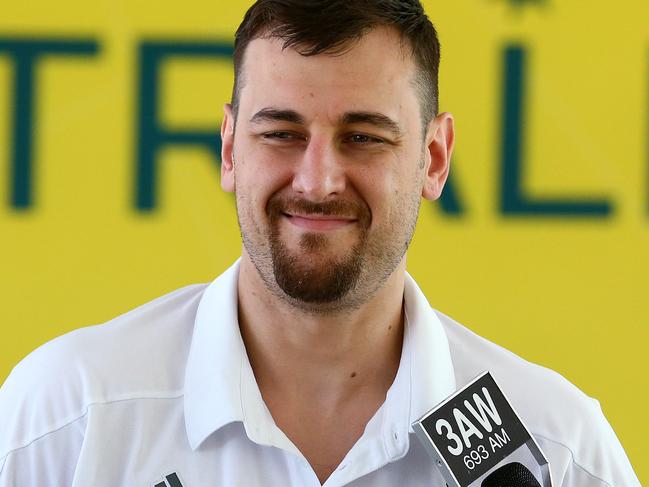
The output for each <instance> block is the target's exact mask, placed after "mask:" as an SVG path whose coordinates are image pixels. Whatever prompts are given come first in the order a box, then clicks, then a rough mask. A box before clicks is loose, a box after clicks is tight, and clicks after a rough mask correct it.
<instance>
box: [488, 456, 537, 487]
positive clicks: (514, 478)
mask: <svg viewBox="0 0 649 487" xmlns="http://www.w3.org/2000/svg"><path fill="white" fill-rule="evenodd" d="M481 487H541V484H539V483H538V481H537V480H536V477H534V475H533V474H532V472H530V471H529V470H528V468H527V467H525V465H523V464H522V463H518V462H512V463H508V464H507V465H503V466H502V467H500V468H498V469H496V470H495V471H493V472H492V473H490V474H489V475H488V476H487V478H485V479H484V480H483V481H482V485H481Z"/></svg>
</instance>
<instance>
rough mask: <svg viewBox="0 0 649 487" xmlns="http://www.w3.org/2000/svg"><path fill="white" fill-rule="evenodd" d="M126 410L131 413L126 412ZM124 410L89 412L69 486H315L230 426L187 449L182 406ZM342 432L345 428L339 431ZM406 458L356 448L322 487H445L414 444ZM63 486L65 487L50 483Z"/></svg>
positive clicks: (296, 464) (289, 460) (286, 457)
mask: <svg viewBox="0 0 649 487" xmlns="http://www.w3.org/2000/svg"><path fill="white" fill-rule="evenodd" d="M126 409H128V408H126ZM133 413H134V412H133V411H131V412H129V411H126V410H125V411H123V413H122V414H115V412H110V411H107V410H104V411H101V412H98V411H93V412H92V413H91V414H90V415H89V417H88V424H87V428H86V435H85V438H84V440H83V445H82V447H81V452H80V455H79V459H78V462H77V466H76V471H75V472H74V479H73V481H71V482H66V483H65V485H71V486H72V487H87V486H88V485H92V486H93V487H109V486H110V487H114V486H115V485H134V486H136V485H137V486H147V487H204V486H206V485H223V486H228V487H239V486H240V487H244V486H245V487H262V486H263V487H267V486H269V485H284V486H296V487H298V486H299V487H319V486H320V485H322V484H321V482H320V479H319V478H318V472H317V470H316V469H314V468H313V467H312V465H311V464H310V462H309V461H307V460H306V459H305V457H304V456H301V455H297V454H295V453H293V452H291V451H287V450H284V449H282V448H278V447H276V446H270V445H266V444H262V443H258V442H255V441H251V440H250V439H249V437H248V434H247V432H246V429H245V427H244V426H243V424H242V423H240V422H236V423H231V424H228V425H226V426H223V427H222V428H220V429H219V430H218V431H217V432H216V433H214V434H212V435H210V436H209V437H208V438H207V439H206V440H205V441H204V442H203V443H201V445H200V446H199V447H198V448H196V449H192V448H191V447H190V445H189V443H188V439H187V432H186V428H185V421H184V417H183V412H182V407H181V406H175V407H172V408H171V409H170V410H169V411H167V412H166V414H164V415H159V414H150V415H148V416H147V417H143V416H140V415H138V414H133ZM339 429H341V430H344V425H340V428H339ZM412 440H413V443H412V444H411V446H412V447H413V448H410V450H409V451H408V452H407V453H406V455H405V457H403V458H402V459H400V460H398V461H395V460H396V458H391V457H390V456H389V455H386V448H385V445H384V444H383V441H382V440H378V441H369V442H367V443H363V444H357V445H354V446H353V447H352V451H351V452H350V454H349V455H348V456H347V458H346V459H345V461H344V462H343V463H341V464H338V465H336V466H335V468H333V470H332V471H331V472H328V473H329V475H328V476H327V481H326V483H325V484H324V485H325V486H326V487H338V486H341V487H342V486H350V487H370V486H371V487H384V486H385V487H388V486H390V487H394V486H395V485H400V486H402V487H405V486H412V487H420V486H421V487H423V486H426V487H431V486H432V487H437V486H439V487H444V482H443V481H442V478H441V476H440V474H439V472H438V471H437V469H436V468H435V467H434V466H433V465H432V464H431V462H430V460H429V459H428V456H427V454H426V453H425V452H424V451H423V450H421V449H420V447H419V445H418V444H417V443H416V439H415V438H414V437H413V438H412ZM52 485H63V484H52Z"/></svg>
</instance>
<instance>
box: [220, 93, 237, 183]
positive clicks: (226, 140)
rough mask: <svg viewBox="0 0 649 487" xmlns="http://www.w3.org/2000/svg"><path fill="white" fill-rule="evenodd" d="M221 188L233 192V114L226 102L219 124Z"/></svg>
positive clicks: (230, 106)
mask: <svg viewBox="0 0 649 487" xmlns="http://www.w3.org/2000/svg"><path fill="white" fill-rule="evenodd" d="M221 142H222V145H221V188H223V190H224V191H227V192H229V193H233V192H234V189H235V184H234V116H233V114H232V105H230V104H229V103H226V105H225V106H224V107H223V123H222V124H221Z"/></svg>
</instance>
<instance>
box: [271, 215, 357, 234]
mask: <svg viewBox="0 0 649 487" xmlns="http://www.w3.org/2000/svg"><path fill="white" fill-rule="evenodd" d="M283 216H284V217H285V218H286V219H287V220H288V221H289V222H290V223H291V224H293V225H295V226H297V227H300V228H303V229H305V230H310V231H321V232H326V231H332V230H338V229H340V228H345V227H347V226H349V225H353V224H355V223H356V222H357V221H358V220H357V219H355V218H346V217H341V216H338V215H323V214H305V215H296V214H290V213H283Z"/></svg>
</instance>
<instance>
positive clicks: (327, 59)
mask: <svg viewBox="0 0 649 487" xmlns="http://www.w3.org/2000/svg"><path fill="white" fill-rule="evenodd" d="M414 78H415V65H414V63H413V61H412V60H411V58H410V55H409V54H408V52H407V50H406V49H405V48H402V46H401V41H400V38H399V36H398V35H397V34H396V33H395V32H393V31H392V30H389V29H376V30H374V31H372V32H370V33H369V34H367V35H366V36H364V37H363V38H362V39H361V40H360V41H359V42H358V43H357V44H354V45H353V46H352V47H351V48H350V49H349V50H348V51H346V52H345V53H344V54H342V55H327V54H321V55H316V56H308V57H305V56H302V55H300V54H299V53H298V52H296V51H295V50H293V49H286V50H283V49H282V43H281V41H279V40H277V39H255V40H253V41H252V42H251V43H250V44H249V46H248V48H247V50H246V55H245V62H244V66H243V76H242V86H241V89H240V100H239V110H238V115H237V119H236V127H235V126H234V123H235V122H234V120H233V116H232V114H231V113H230V112H229V109H228V110H226V117H225V120H224V124H223V129H222V132H223V140H224V153H223V156H224V157H223V166H222V185H223V187H224V189H226V190H230V191H235V193H236V201H237V211H238V217H239V224H240V227H241V234H242V237H243V242H244V255H243V257H244V258H247V257H249V258H250V260H251V261H252V263H253V264H254V265H255V267H256V268H257V270H258V272H259V274H260V276H261V277H262V279H263V281H264V282H265V284H266V286H267V287H268V288H269V289H270V290H271V291H272V292H274V293H275V294H276V295H277V296H280V297H282V298H284V299H286V300H288V301H289V302H290V303H292V304H293V305H296V306H299V307H301V308H303V309H306V310H310V311H322V312H325V311H329V310H332V309H338V310H340V309H342V308H349V307H352V308H353V307H357V306H359V305H360V304H362V303H364V302H366V301H367V300H368V299H370V298H371V297H372V296H373V295H374V294H375V292H376V291H377V290H378V289H379V288H380V286H381V285H382V284H383V283H384V282H385V281H386V279H387V278H388V277H389V276H390V275H391V274H392V273H393V272H394V270H395V269H396V267H397V266H398V265H399V264H400V263H401V262H402V260H403V259H404V255H405V252H406V249H407V247H408V244H409V242H410V240H411V238H412V234H413V232H414V228H415V223H416V220H417V214H418V209H419V203H420V198H421V195H422V191H424V194H425V195H426V188H429V186H430V185H429V184H427V183H429V182H430V181H429V179H430V176H429V173H430V172H431V152H430V148H429V145H430V142H431V137H428V138H424V137H423V136H422V133H423V132H422V127H421V116H420V107H419V100H418V96H417V90H416V87H415V85H414V83H413V80H414ZM433 163H434V162H433ZM440 178H441V181H437V183H440V184H441V185H440V186H439V190H440V191H441V186H443V184H444V180H445V178H446V170H445V169H444V170H443V171H442V172H441V173H440V175H439V177H438V179H440ZM429 189H430V188H429ZM438 195H439V194H436V195H433V196H434V197H436V196H438Z"/></svg>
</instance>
